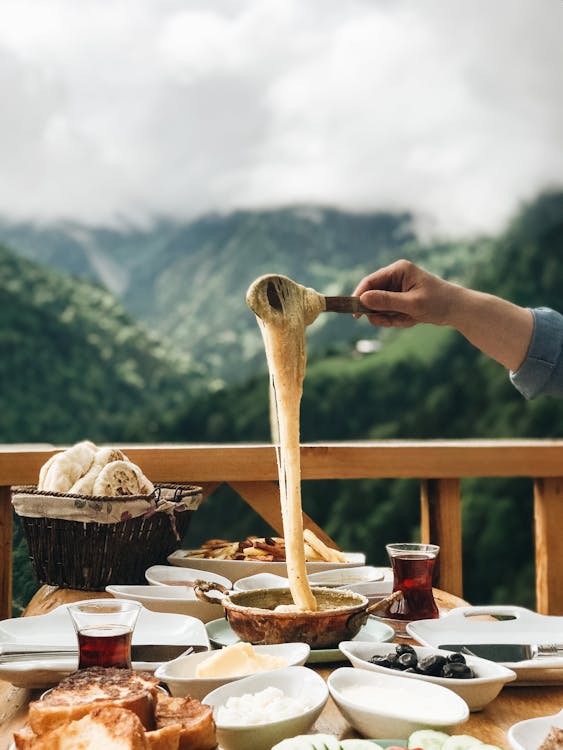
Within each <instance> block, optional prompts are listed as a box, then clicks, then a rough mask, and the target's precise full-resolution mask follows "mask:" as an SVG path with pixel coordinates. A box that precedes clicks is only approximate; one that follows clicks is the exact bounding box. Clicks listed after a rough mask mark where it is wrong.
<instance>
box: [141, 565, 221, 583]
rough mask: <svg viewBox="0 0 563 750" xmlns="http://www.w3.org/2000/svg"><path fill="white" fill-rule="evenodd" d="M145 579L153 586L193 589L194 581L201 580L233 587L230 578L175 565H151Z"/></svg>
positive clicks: (146, 571)
mask: <svg viewBox="0 0 563 750" xmlns="http://www.w3.org/2000/svg"><path fill="white" fill-rule="evenodd" d="M145 578H146V579H147V581H148V582H149V583H150V584H151V586H177V587H178V588H182V586H188V587H190V588H192V589H193V584H194V581H196V580H201V581H212V582H213V583H220V584H221V586H225V588H227V589H231V588H232V587H233V584H232V582H231V581H230V579H229V578H225V576H222V575H219V574H218V573H210V572H209V571H207V570H201V569H199V568H178V567H175V566H173V565H151V567H150V568H147V570H145Z"/></svg>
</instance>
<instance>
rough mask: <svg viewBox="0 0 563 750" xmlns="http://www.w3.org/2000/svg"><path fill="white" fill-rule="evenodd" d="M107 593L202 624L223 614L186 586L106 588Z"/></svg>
mask: <svg viewBox="0 0 563 750" xmlns="http://www.w3.org/2000/svg"><path fill="white" fill-rule="evenodd" d="M106 591H107V592H108V593H109V594H111V595H112V596H115V597H117V598H119V599H130V600H133V601H136V602H140V603H141V604H142V605H143V606H144V607H146V608H147V609H150V610H151V611H152V612H175V613H176V614H179V615H190V617H197V619H198V620H201V621H202V622H211V620H216V619H217V617H218V615H220V614H221V609H220V607H218V606H217V604H210V603H208V602H202V601H200V600H199V599H198V598H197V597H196V595H195V593H194V590H193V588H186V587H185V586H106Z"/></svg>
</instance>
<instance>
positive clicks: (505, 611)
mask: <svg viewBox="0 0 563 750" xmlns="http://www.w3.org/2000/svg"><path fill="white" fill-rule="evenodd" d="M486 616H488V617H486ZM495 617H501V618H504V619H500V620H499V619H495ZM407 631H408V633H409V635H411V636H412V637H413V638H415V639H416V640H417V641H418V642H419V643H422V644H423V645H424V646H433V647H435V648H437V647H439V646H441V645H444V644H465V645H467V646H470V644H471V643H561V637H562V634H563V617H553V616H549V615H538V614H537V613H536V612H532V611H531V610H529V609H524V608H523V607H513V606H498V605H489V606H486V607H457V608H456V609H452V610H450V611H449V612H447V613H446V614H445V615H444V616H443V617H440V618H439V619H437V620H418V621H415V622H410V623H409V624H408V625H407ZM505 666H507V667H509V668H510V669H512V670H513V671H514V672H516V677H517V682H518V684H523V683H537V682H542V683H549V684H553V685H558V684H562V683H563V657H561V656H542V657H541V658H539V659H527V660H526V661H519V662H515V663H508V662H506V663H505Z"/></svg>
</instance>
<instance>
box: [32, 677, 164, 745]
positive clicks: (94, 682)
mask: <svg viewBox="0 0 563 750" xmlns="http://www.w3.org/2000/svg"><path fill="white" fill-rule="evenodd" d="M157 684H158V680H156V679H155V678H154V677H152V676H151V675H145V674H142V673H141V674H140V673H137V672H133V671H131V670H129V669H113V668H107V669H104V668H102V667H91V668H90V669H83V670H81V671H79V672H73V673H72V674H71V675H69V676H68V677H67V678H65V679H64V680H63V681H62V682H61V683H60V684H59V685H58V686H57V687H56V688H53V690H51V691H49V692H48V693H47V694H46V695H45V696H44V697H43V699H42V700H38V701H34V702H33V703H31V704H30V706H29V723H30V725H31V728H32V729H33V731H34V732H35V734H38V735H42V734H45V733H46V732H49V731H52V730H53V729H56V728H57V727H58V726H59V725H61V724H65V723H67V722H69V721H75V720H77V719H80V718H82V717H83V716H86V715H87V714H89V713H91V712H92V711H94V710H95V709H98V708H104V707H118V708H125V709H128V710H129V711H132V712H133V713H135V714H136V715H137V716H138V717H139V719H140V721H141V723H142V725H143V726H144V727H145V729H154V707H155V695H156V693H157V692H158V691H157Z"/></svg>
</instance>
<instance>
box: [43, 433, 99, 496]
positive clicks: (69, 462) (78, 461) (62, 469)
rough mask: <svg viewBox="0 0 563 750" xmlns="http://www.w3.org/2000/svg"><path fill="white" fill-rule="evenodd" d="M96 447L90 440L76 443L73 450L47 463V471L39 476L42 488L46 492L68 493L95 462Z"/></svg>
mask: <svg viewBox="0 0 563 750" xmlns="http://www.w3.org/2000/svg"><path fill="white" fill-rule="evenodd" d="M95 454H96V446H95V445H94V444H93V443H91V442H90V441H89V440H84V441H83V442H81V443H76V445H73V446H72V448H67V450H65V451H63V452H62V453H57V455H55V456H53V458H52V460H51V459H49V461H48V462H47V463H48V464H49V466H48V467H47V469H46V471H44V472H43V477H41V472H40V474H39V479H40V483H41V486H40V487H39V489H41V490H43V491H45V492H68V491H69V490H70V488H71V487H72V486H73V484H74V483H75V482H76V481H77V480H78V479H80V477H81V476H83V475H84V474H86V472H87V471H88V470H89V468H90V466H91V465H92V463H93V461H94V456H95Z"/></svg>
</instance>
